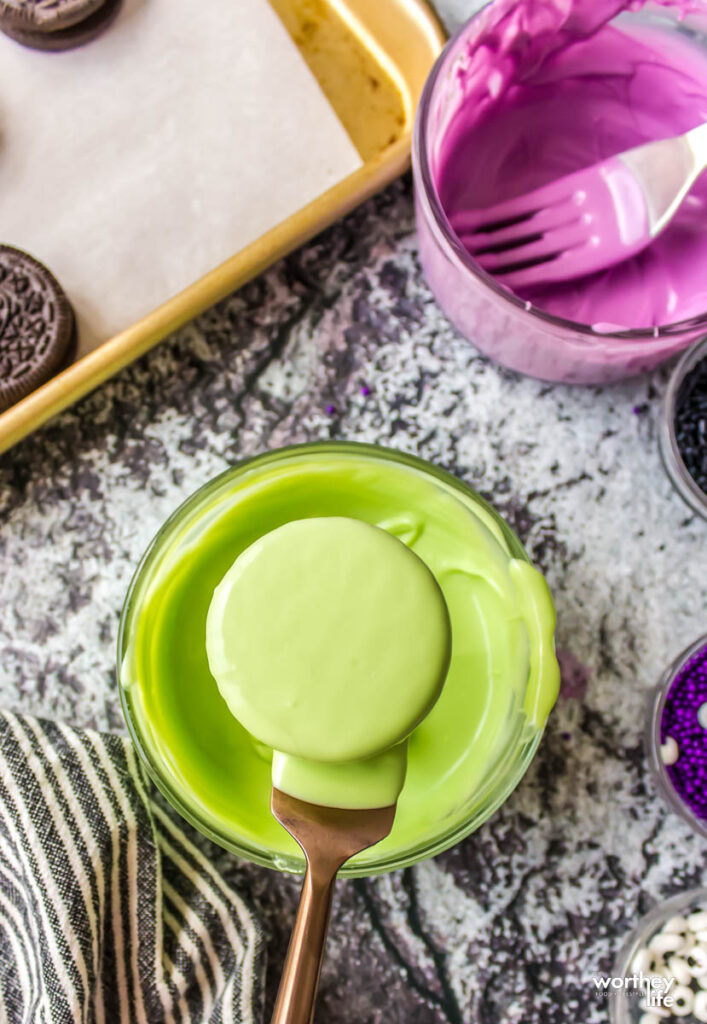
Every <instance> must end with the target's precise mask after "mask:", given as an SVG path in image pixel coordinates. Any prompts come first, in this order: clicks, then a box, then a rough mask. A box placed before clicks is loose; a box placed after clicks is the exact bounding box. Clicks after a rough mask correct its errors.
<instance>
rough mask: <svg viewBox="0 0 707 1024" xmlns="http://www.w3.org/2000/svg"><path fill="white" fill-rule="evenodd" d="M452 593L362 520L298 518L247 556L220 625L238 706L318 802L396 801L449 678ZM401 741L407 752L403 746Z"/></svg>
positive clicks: (281, 769)
mask: <svg viewBox="0 0 707 1024" xmlns="http://www.w3.org/2000/svg"><path fill="white" fill-rule="evenodd" d="M450 646H451V635H450V625H449V615H448V613H447V607H446V605H445V603H444V598H443V596H442V592H441V590H440V588H439V585H438V584H437V581H436V580H435V578H434V576H433V575H432V573H431V572H430V570H429V569H428V568H427V566H426V565H425V563H424V562H423V561H422V559H421V558H418V557H417V555H416V554H415V553H414V552H413V551H411V550H410V549H409V548H407V547H406V546H405V544H403V543H402V542H401V541H400V540H398V539H397V538H396V537H394V536H392V534H390V533H386V531H385V530H381V529H380V528H378V527H377V526H371V525H369V524H368V523H364V522H362V521H361V520H360V519H349V518H345V517H341V516H337V517H334V516H330V517H327V518H321V517H314V518H311V519H300V520H295V521H294V522H291V523H286V524H285V525H284V526H280V527H278V529H276V530H272V531H271V532H270V533H266V534H265V535H264V536H263V537H260V538H259V539H258V540H256V541H254V543H253V544H251V545H250V547H248V548H247V549H246V550H245V551H244V552H243V553H242V554H241V555H239V556H238V558H237V559H236V561H235V562H234V563H233V565H232V566H231V568H230V569H229V570H228V572H227V573H226V575H225V576H224V578H223V579H222V580H221V582H220V583H219V585H218V586H217V587H216V590H215V591H214V596H213V600H212V602H211V606H210V608H209V613H208V616H207V620H206V650H207V654H208V659H209V667H210V669H211V672H212V674H213V676H214V678H215V679H216V682H217V684H218V688H219V691H220V693H221V696H222V697H223V699H224V700H225V701H226V704H227V705H228V707H229V709H230V711H231V712H232V714H233V715H235V717H236V718H237V719H238V721H239V722H240V723H241V725H243V726H245V728H246V729H247V730H248V732H249V733H250V734H251V735H252V736H254V737H255V738H256V739H257V740H259V741H260V742H261V743H264V744H266V745H267V746H269V747H271V748H272V749H273V750H274V751H276V753H277V757H276V759H275V774H276V778H277V785H278V787H279V788H280V789H284V790H285V791H286V792H288V793H291V794H292V796H296V797H299V798H300V799H301V800H308V801H309V802H311V803H317V804H328V805H330V806H331V805H333V806H337V807H377V806H378V807H379V806H386V805H388V804H392V803H395V801H396V800H397V798H398V794H399V792H400V789H401V788H402V783H403V780H404V772H405V746H404V741H405V740H406V739H407V737H408V736H409V735H410V733H411V732H412V731H413V729H414V728H415V727H416V726H417V725H419V724H420V722H421V721H422V719H423V718H424V717H425V716H426V715H427V714H428V713H429V711H430V710H431V708H432V706H433V705H434V703H435V701H436V700H437V698H438V697H439V694H440V692H441V689H442V684H443V683H444V678H445V676H446V674H447V667H448V665H449V654H450ZM391 748H394V749H391Z"/></svg>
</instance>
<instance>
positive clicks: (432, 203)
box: [412, 0, 707, 349]
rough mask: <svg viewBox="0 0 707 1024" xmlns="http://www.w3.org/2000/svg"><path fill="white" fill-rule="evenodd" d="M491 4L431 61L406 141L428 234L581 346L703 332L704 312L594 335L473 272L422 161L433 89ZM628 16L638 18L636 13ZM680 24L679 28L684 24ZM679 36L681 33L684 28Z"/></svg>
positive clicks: (510, 301) (515, 304)
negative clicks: (409, 142) (433, 234)
mask: <svg viewBox="0 0 707 1024" xmlns="http://www.w3.org/2000/svg"><path fill="white" fill-rule="evenodd" d="M491 2H492V0H488V2H487V3H485V4H484V6H483V7H481V8H480V9H479V10H478V11H476V13H475V14H473V15H472V16H471V17H470V18H469V19H468V20H467V21H465V22H464V23H463V24H462V25H460V26H459V28H458V29H457V30H456V31H455V32H454V33H453V34H452V35H451V36H450V38H449V39H448V40H447V43H446V45H445V47H444V49H443V50H442V52H441V53H440V54H439V56H438V57H437V60H436V61H435V63H434V64H433V66H432V70H431V71H430V74H429V75H428V77H427V81H426V82H425V85H424V88H423V90H422V94H421V96H420V101H419V104H418V107H417V112H416V115H415V123H414V128H413V138H412V167H413V172H414V178H415V183H416V190H415V191H416V194H417V197H418V199H419V200H420V201H421V202H422V204H423V206H424V209H425V211H426V214H427V220H428V222H430V218H431V224H430V226H431V227H432V226H433V228H434V230H436V232H437V235H438V240H439V238H441V240H442V242H443V243H444V246H445V248H446V250H447V254H448V255H449V256H451V257H453V258H454V259H455V260H456V261H457V263H459V264H461V266H462V267H463V269H465V270H466V271H468V272H469V274H471V275H472V277H474V278H476V280H477V281H479V282H480V283H481V284H482V285H484V286H485V287H486V288H488V289H489V290H490V291H492V292H493V293H494V294H495V295H496V296H498V298H499V299H500V300H501V301H502V302H504V303H506V304H507V305H508V306H509V307H511V308H512V309H513V310H514V311H515V312H516V313H517V314H518V315H520V316H523V315H525V316H530V317H533V318H534V319H536V320H539V321H541V322H542V323H544V324H546V325H548V326H549V327H553V328H558V329H560V330H562V331H569V332H572V333H574V334H576V335H580V336H582V337H583V338H584V339H587V340H591V339H596V340H597V341H601V342H602V343H604V344H607V343H608V342H611V341H615V342H617V343H623V342H626V341H629V342H635V341H643V342H648V343H650V342H658V343H659V342H661V341H662V340H663V339H666V340H667V339H670V338H675V337H676V336H680V335H683V334H685V333H691V332H695V331H699V330H703V329H707V310H705V312H704V313H701V314H699V315H698V316H694V317H688V318H687V319H685V320H677V321H674V322H673V323H670V324H661V325H660V326H654V327H633V328H627V329H626V330H616V331H598V330H596V329H595V328H594V327H592V325H591V324H587V323H584V322H582V321H580V320H570V319H569V318H567V317H562V316H558V315H557V314H556V313H549V312H547V311H546V310H543V309H540V308H539V307H538V306H535V305H533V303H531V302H529V301H528V300H526V299H521V298H520V297H519V296H518V295H516V294H515V293H514V292H511V291H509V290H508V289H507V288H504V287H503V286H502V285H501V284H499V283H498V281H497V280H496V279H495V278H494V277H493V276H492V275H491V274H489V273H488V272H487V271H485V270H484V269H483V268H482V267H481V266H479V264H478V263H476V262H475V260H474V259H473V258H472V257H471V255H470V254H469V252H468V251H467V250H466V248H465V247H464V246H463V245H462V243H461V241H460V239H459V238H458V236H457V234H456V232H455V231H454V230H453V228H452V226H451V224H450V222H449V218H448V217H447V215H446V213H445V211H444V207H443V206H442V203H441V200H440V198H439V193H438V191H437V186H436V183H435V180H434V177H433V175H432V171H431V168H430V163H429V158H428V141H429V139H428V129H429V121H430V110H431V105H432V100H433V94H434V91H435V87H436V85H437V82H438V80H439V77H440V75H441V73H442V70H443V68H444V67H445V65H446V62H447V60H448V59H449V57H450V55H451V53H452V51H453V49H454V48H455V47H456V46H457V44H458V43H459V42H461V41H462V39H463V37H464V36H465V34H466V33H467V32H469V30H470V28H471V27H472V26H473V25H474V23H475V22H477V20H479V19H481V17H482V16H483V15H484V12H485V11H486V9H487V8H488V7H489V6H490V5H491ZM624 13H625V12H624ZM634 13H635V14H638V15H639V16H640V12H634ZM652 13H654V12H652ZM612 20H613V19H612ZM680 24H681V25H684V20H683V22H681V23H680ZM682 31H683V32H684V28H683V29H682ZM615 347H616V348H621V347H622V346H621V344H617V345H616V346H615ZM655 348H656V349H659V348H660V345H659V344H656V345H655Z"/></svg>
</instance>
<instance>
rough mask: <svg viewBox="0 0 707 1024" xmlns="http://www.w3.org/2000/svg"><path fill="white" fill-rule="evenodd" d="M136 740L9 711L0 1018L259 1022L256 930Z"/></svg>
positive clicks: (1, 774)
mask: <svg viewBox="0 0 707 1024" xmlns="http://www.w3.org/2000/svg"><path fill="white" fill-rule="evenodd" d="M149 793H150V785H149V783H148V781H147V778H146V776H145V774H144V772H143V769H142V767H141V766H140V765H139V764H138V761H137V758H136V755H135V751H134V749H133V747H132V745H131V743H130V742H129V741H128V740H125V739H123V738H121V737H120V736H112V735H109V734H100V733H96V732H90V731H85V730H77V729H71V728H69V727H67V726H65V725H61V724H59V723H55V722H48V721H43V720H39V719H36V718H31V717H28V716H24V715H15V714H11V713H9V712H0V1022H2V1024H162V1022H165V1024H166V1022H170V1024H172V1022H173V1024H192V1022H197V1021H198V1022H199V1024H236V1022H237V1024H251V1022H253V1021H255V1019H256V1018H257V1017H258V1016H259V1005H260V992H261V988H262V986H261V979H262V968H263V964H262V955H261V936H260V931H259V928H258V925H257V923H256V921H255V919H254V917H253V915H252V913H251V911H250V909H249V908H248V907H247V906H246V904H245V902H244V901H243V899H242V898H241V897H240V896H239V895H238V893H236V892H234V890H233V889H232V888H231V887H230V886H229V885H227V884H226V883H225V881H224V880H223V879H222V878H221V877H220V875H219V874H218V873H217V872H216V871H215V870H214V869H213V868H212V866H211V865H210V864H209V862H208V860H207V858H206V856H204V854H203V853H202V852H201V850H200V849H199V846H197V845H196V843H195V842H193V841H192V840H191V839H189V838H188V836H187V834H186V832H185V829H184V828H183V827H182V825H181V824H179V823H178V819H176V817H173V815H172V813H171V811H168V810H166V809H165V806H164V805H163V804H162V802H161V801H160V800H157V799H156V800H151V799H150V795H149Z"/></svg>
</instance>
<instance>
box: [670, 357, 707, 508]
mask: <svg viewBox="0 0 707 1024" xmlns="http://www.w3.org/2000/svg"><path fill="white" fill-rule="evenodd" d="M702 359H707V337H705V338H701V339H700V340H699V341H698V342H697V344H696V345H694V346H693V347H692V348H691V349H690V350H689V351H688V352H686V353H685V355H684V356H683V357H682V359H681V360H680V362H679V363H678V364H677V366H676V367H675V369H674V370H673V373H672V376H671V378H670V382H669V383H668V390H667V391H666V393H665V401H664V403H663V417H662V420H661V423H660V433H659V442H660V454H661V456H662V459H663V465H664V466H665V469H666V471H667V473H668V476H669V477H670V479H671V481H672V483H673V486H674V487H675V490H676V491H677V492H678V494H679V495H680V497H681V498H682V500H683V501H684V502H685V503H686V504H687V505H689V506H690V508H691V509H692V511H693V512H697V514H698V515H700V516H702V517H703V518H704V519H707V494H705V492H704V491H702V490H700V488H699V487H698V486H697V484H696V483H695V481H694V480H693V479H692V477H691V476H690V474H689V473H688V471H687V467H686V466H685V463H684V462H683V460H682V456H681V455H680V449H679V448H678V442H677V438H676V436H675V404H676V402H677V399H678V395H679V393H680V387H681V385H682V382H683V381H684V380H685V377H687V375H688V374H689V373H690V371H691V370H692V368H693V367H694V366H696V365H697V364H698V363H699V362H700V361H701V360H702Z"/></svg>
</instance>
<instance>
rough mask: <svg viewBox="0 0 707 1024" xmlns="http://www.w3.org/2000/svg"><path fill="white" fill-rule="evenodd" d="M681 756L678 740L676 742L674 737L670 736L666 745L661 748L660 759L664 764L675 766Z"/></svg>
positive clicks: (663, 744)
mask: <svg viewBox="0 0 707 1024" xmlns="http://www.w3.org/2000/svg"><path fill="white" fill-rule="evenodd" d="M679 754H680V748H679V747H678V744H677V740H674V739H673V737H672V736H668V738H667V739H666V741H665V743H662V744H661V746H660V759H661V761H662V762H663V764H675V762H676V761H677V759H678V756H679Z"/></svg>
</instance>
